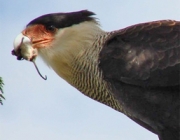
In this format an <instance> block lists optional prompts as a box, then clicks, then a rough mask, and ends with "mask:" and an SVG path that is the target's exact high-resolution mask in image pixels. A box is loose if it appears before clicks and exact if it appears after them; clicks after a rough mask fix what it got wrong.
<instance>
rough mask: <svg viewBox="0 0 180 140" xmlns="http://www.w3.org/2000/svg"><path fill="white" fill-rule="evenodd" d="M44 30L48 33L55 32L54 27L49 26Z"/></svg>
mask: <svg viewBox="0 0 180 140" xmlns="http://www.w3.org/2000/svg"><path fill="white" fill-rule="evenodd" d="M46 30H47V31H50V32H54V31H55V30H56V27H55V26H53V25H50V26H47V27H46Z"/></svg>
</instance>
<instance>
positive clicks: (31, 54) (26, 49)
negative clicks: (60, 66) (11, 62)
mask: <svg viewBox="0 0 180 140" xmlns="http://www.w3.org/2000/svg"><path fill="white" fill-rule="evenodd" d="M12 55H15V56H16V57H17V60H23V59H26V60H28V61H33V60H34V59H35V58H36V56H37V55H38V51H37V49H34V48H33V47H32V42H31V40H30V39H29V38H28V37H27V36H25V35H23V34H22V33H20V34H19V35H18V36H17V37H16V38H15V40H14V49H13V50H12Z"/></svg>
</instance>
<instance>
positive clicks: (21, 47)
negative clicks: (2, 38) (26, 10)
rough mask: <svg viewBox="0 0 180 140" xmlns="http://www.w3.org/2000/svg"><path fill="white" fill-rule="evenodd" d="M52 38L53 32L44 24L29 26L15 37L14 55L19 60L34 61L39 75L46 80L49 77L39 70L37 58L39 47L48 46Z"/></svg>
mask: <svg viewBox="0 0 180 140" xmlns="http://www.w3.org/2000/svg"><path fill="white" fill-rule="evenodd" d="M52 40H53V38H52V34H51V33H48V32H46V29H45V27H44V26H42V25H34V26H30V27H27V28H26V29H25V30H23V31H22V33H20V34H19V35H18V36H17V37H16V38H15V40H14V49H13V50H12V55H15V56H16V57H17V60H23V59H25V60H27V61H31V62H33V64H34V66H35V68H36V70H37V72H38V73H39V75H40V76H41V77H42V78H43V79H44V80H46V79H47V77H46V76H45V77H43V76H42V75H41V73H40V72H39V70H38V67H37V65H36V63H35V59H36V57H37V55H38V49H40V48H45V47H48V46H49V44H50V43H51V41H52Z"/></svg>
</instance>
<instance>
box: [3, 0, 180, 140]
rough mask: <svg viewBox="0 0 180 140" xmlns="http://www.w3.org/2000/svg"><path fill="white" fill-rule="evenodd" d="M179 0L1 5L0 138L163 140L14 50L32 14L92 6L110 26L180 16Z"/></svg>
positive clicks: (40, 0) (37, 0)
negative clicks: (0, 94) (0, 99)
mask: <svg viewBox="0 0 180 140" xmlns="http://www.w3.org/2000/svg"><path fill="white" fill-rule="evenodd" d="M179 5H180V1H179V0H171V1H170V0H149V1H148V0H147V1H144V0H139V1H134V0H127V1H125V0H114V1H109V0H99V1H97V0H91V1H90V0H89V1H88V0H76V1H75V0H74V1H73V0H68V1H67V0H53V1H50V0H31V1H30V0H19V1H5V0H4V1H3V0H2V1H1V5H0V64H1V66H0V76H2V77H3V79H4V82H5V86H4V92H5V94H4V96H5V97H6V100H5V101H4V105H3V106H0V138H1V140H84V139H85V140H92V139H94V140H144V139H146V140H158V138H157V136H156V135H154V134H152V133H151V132H149V131H147V130H145V129H144V128H142V127H140V126H139V125H137V124H136V123H134V122H133V121H131V120H130V119H128V118H127V117H126V116H125V115H123V114H121V113H119V112H117V111H115V110H113V109H111V108H109V107H107V106H105V105H103V104H100V103H98V102H96V101H94V100H92V99H90V98H88V97H86V96H84V95H83V94H81V93H80V92H79V91H77V90H76V89H75V88H73V87H71V86H70V85H69V84H68V83H66V82H65V81H64V80H62V79H61V78H60V77H58V76H57V75H56V74H55V72H54V71H53V70H51V69H50V68H48V67H47V66H46V65H45V64H44V62H43V61H42V60H41V59H38V60H37V64H38V67H39V69H40V71H41V73H42V74H43V75H47V77H48V80H47V81H44V80H42V79H41V78H40V77H39V75H38V74H37V72H36V70H35V68H34V66H33V64H32V63H30V62H27V61H17V60H16V58H15V57H13V56H12V55H11V50H12V49H13V45H12V44H13V40H14V38H15V37H16V36H17V35H18V34H19V33H20V32H21V31H22V29H24V27H25V26H26V24H27V23H28V22H29V21H31V20H32V19H34V18H36V17H38V16H41V15H43V14H47V13H54V12H71V11H77V10H83V9H88V10H91V11H93V12H95V13H96V14H97V15H96V17H97V18H98V19H99V21H100V23H101V27H102V28H103V29H104V30H106V31H111V30H117V29H120V28H124V27H126V26H129V25H133V24H136V23H140V22H147V21H152V20H161V19H174V20H180V16H179V15H180V8H179Z"/></svg>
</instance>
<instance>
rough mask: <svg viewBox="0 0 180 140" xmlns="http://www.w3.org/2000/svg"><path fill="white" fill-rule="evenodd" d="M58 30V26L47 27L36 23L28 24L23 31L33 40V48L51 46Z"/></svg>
mask: <svg viewBox="0 0 180 140" xmlns="http://www.w3.org/2000/svg"><path fill="white" fill-rule="evenodd" d="M56 31H57V29H56V28H49V29H47V28H46V27H45V26H44V25H41V24H36V25H31V26H28V27H27V28H26V29H24V30H23V31H22V34H23V35H25V36H27V37H28V38H29V39H30V40H31V42H32V45H33V46H32V47H33V48H37V49H38V48H45V47H50V46H51V43H52V41H53V40H54V35H55V33H56Z"/></svg>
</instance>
